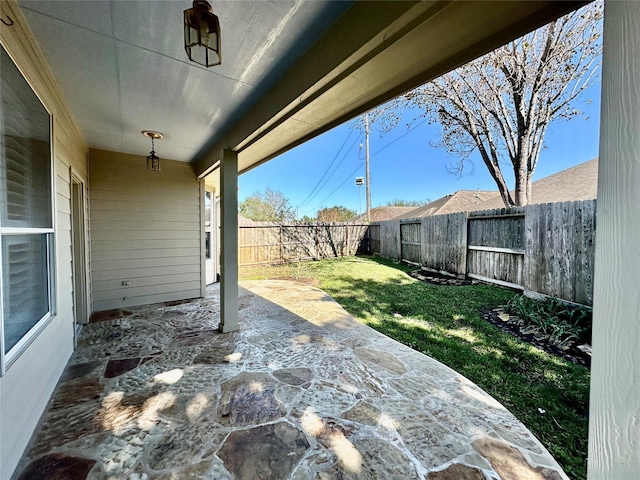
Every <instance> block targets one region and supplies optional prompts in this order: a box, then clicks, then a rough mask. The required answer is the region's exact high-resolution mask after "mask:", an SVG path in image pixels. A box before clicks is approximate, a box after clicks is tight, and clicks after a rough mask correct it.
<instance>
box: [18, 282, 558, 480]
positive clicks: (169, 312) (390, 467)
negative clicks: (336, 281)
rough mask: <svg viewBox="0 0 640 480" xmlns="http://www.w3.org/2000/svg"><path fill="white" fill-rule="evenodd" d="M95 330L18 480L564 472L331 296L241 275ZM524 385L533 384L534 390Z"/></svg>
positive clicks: (90, 329) (511, 422)
mask: <svg viewBox="0 0 640 480" xmlns="http://www.w3.org/2000/svg"><path fill="white" fill-rule="evenodd" d="M239 301H240V331H238V332H235V333H230V334H220V333H218V332H217V330H216V329H217V326H218V321H219V290H218V288H217V287H215V286H214V287H213V288H210V290H209V295H208V296H207V297H206V298H203V299H196V300H192V301H186V302H169V303H164V304H155V305H149V306H144V307H133V308H130V309H127V310H126V311H120V312H112V315H111V316H109V315H107V316H106V317H107V318H106V319H103V320H102V321H99V322H95V323H91V324H89V325H87V326H86V327H85V328H84V329H83V331H82V333H81V336H80V339H79V345H78V347H77V349H76V351H75V353H74V355H73V357H72V358H71V360H70V361H69V364H68V366H67V369H66V371H65V373H64V376H63V377H62V379H61V381H60V383H59V385H58V387H57V389H56V391H55V393H54V395H53V397H52V399H51V402H50V405H49V408H48V411H47V413H46V414H45V416H44V420H43V423H42V427H41V429H40V431H39V432H38V433H37V434H36V435H35V436H34V440H33V442H32V445H31V447H30V449H29V450H28V453H27V454H26V455H25V458H24V459H23V461H22V463H21V466H20V467H19V469H18V471H17V473H16V475H15V477H16V478H19V479H21V480H23V479H38V480H40V479H48V480H52V479H53V480H55V479H62V478H64V479H74V480H75V479H100V480H103V479H105V480H106V479H129V480H142V479H146V480H169V479H237V480H239V479H252V480H253V479H269V480H271V479H293V480H302V479H384V480H387V479H402V480H405V479H413V478H420V479H438V480H443V479H445V480H446V479H455V480H497V479H501V480H515V479H518V480H528V479H531V480H542V479H554V480H555V479H566V478H567V477H566V475H565V474H564V473H563V472H562V470H561V469H560V467H559V466H558V464H557V463H556V462H555V461H554V460H553V458H551V456H550V455H549V453H548V452H547V451H546V450H545V449H544V447H543V446H542V445H541V444H540V442H538V440H537V439H536V438H535V437H534V436H533V435H531V434H530V433H529V431H528V430H527V429H526V428H525V427H524V426H523V425H522V424H521V423H520V422H519V421H518V420H517V419H516V418H515V417H514V416H513V415H511V414H510V413H509V412H508V411H507V410H506V409H504V408H503V407H502V406H501V405H500V404H499V403H498V402H496V401H495V400H494V399H493V398H491V397H490V396H489V395H487V394H486V393H485V392H484V391H483V390H481V389H480V388H478V387H477V386H475V385H474V384H472V383H471V382H469V381H468V380H467V379H465V378H463V377H462V376H460V375H459V374H457V373H456V372H455V371H453V370H451V369H449V368H448V367H446V366H444V365H442V364H440V363H439V362H437V361H435V360H433V359H431V358H429V357H427V356H425V355H423V354H421V353H418V352H415V351H414V350H411V349H410V348H408V347H405V346H403V345H401V344H399V343H397V342H395V341H394V340H391V339H389V338H387V337H385V336H384V335H382V334H380V333H378V332H376V331H374V330H372V329H371V328H369V327H367V326H365V325H363V324H361V323H359V322H357V321H356V320H354V319H353V318H352V317H351V316H349V315H348V314H347V313H346V312H345V311H344V310H343V309H342V307H340V306H339V305H338V304H337V303H336V302H334V301H333V300H332V299H331V298H330V297H329V296H328V295H326V294H325V293H324V292H322V291H321V290H318V289H317V288H314V287H311V286H309V285H306V284H303V283H296V282H289V281H264V282H243V283H242V288H241V293H240V300H239ZM523 394H524V393H523Z"/></svg>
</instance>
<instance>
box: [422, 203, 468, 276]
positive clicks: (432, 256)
mask: <svg viewBox="0 0 640 480" xmlns="http://www.w3.org/2000/svg"><path fill="white" fill-rule="evenodd" d="M421 220H422V222H421V223H422V236H421V238H422V252H421V253H422V255H421V257H422V258H421V263H422V265H424V266H425V267H427V268H430V269H433V270H437V271H443V272H449V273H453V274H456V275H465V274H466V272H467V265H466V264H467V261H466V258H467V213H466V212H462V213H451V214H449V215H434V216H433V217H423V218H422V219H421Z"/></svg>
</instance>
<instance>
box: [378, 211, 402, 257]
mask: <svg viewBox="0 0 640 480" xmlns="http://www.w3.org/2000/svg"><path fill="white" fill-rule="evenodd" d="M380 255H382V256H383V257H384V258H388V259H389V260H393V261H394V262H399V261H400V257H401V248H400V220H387V221H384V222H380Z"/></svg>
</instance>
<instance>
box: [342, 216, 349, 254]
mask: <svg viewBox="0 0 640 480" xmlns="http://www.w3.org/2000/svg"><path fill="white" fill-rule="evenodd" d="M344 244H345V248H346V250H347V254H346V256H347V257H348V256H349V255H350V250H349V224H345V226H344ZM342 252H343V253H342V256H343V257H344V256H345V254H344V250H343V251H342Z"/></svg>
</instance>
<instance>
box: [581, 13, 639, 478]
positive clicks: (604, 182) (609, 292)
mask: <svg viewBox="0 0 640 480" xmlns="http://www.w3.org/2000/svg"><path fill="white" fill-rule="evenodd" d="M639 86H640V3H639V2H606V4H605V16H604V52H603V65H602V104H601V114H600V155H599V165H598V205H597V209H598V212H597V225H598V226H597V228H598V230H597V240H596V260H595V276H594V288H593V289H594V292H593V293H594V295H593V359H592V363H591V393H590V396H591V400H590V408H589V410H590V412H589V455H588V458H589V460H588V461H589V466H588V477H587V478H588V479H589V480H605V479H614V478H615V479H618V478H619V479H622V478H638V472H640V450H639V447H638V446H639V445H640V428H638V425H639V423H640V401H639V400H638V399H640V348H638V339H639V338H640V322H639V321H638V311H639V303H638V272H639V271H640V256H639V255H638V252H639V251H640V236H639V235H638V232H640V210H639V209H640V207H639V206H640V134H639V133H638V132H640V89H639V88H638V87H639Z"/></svg>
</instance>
